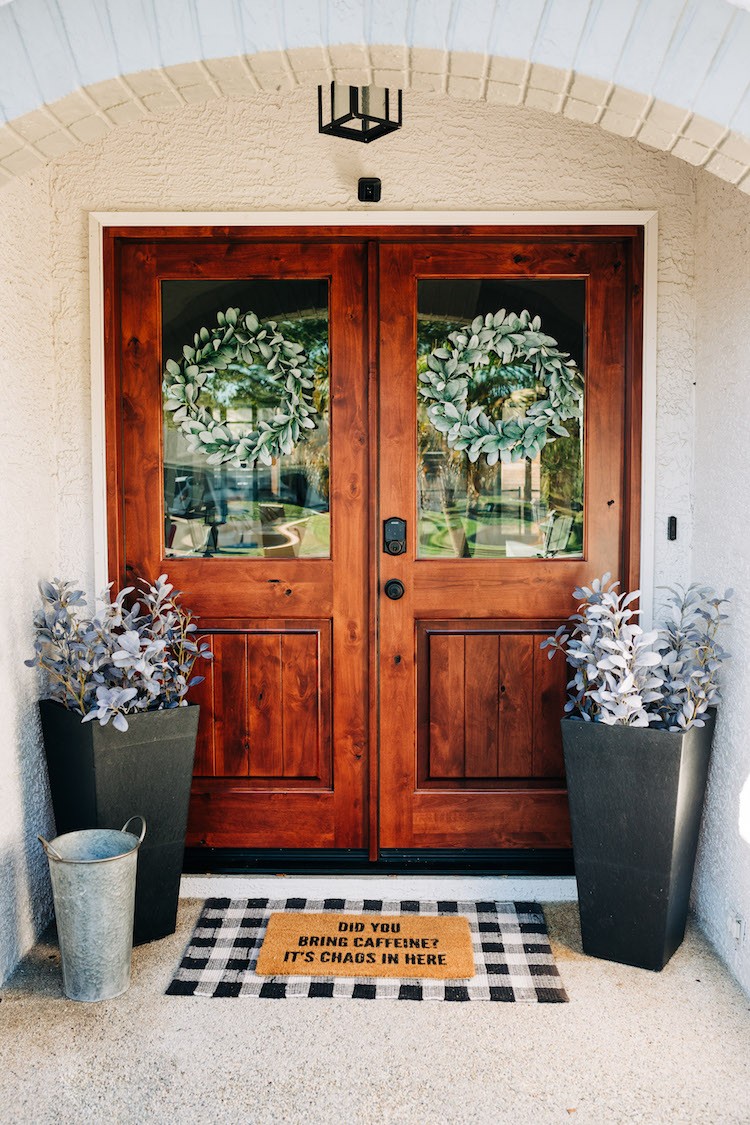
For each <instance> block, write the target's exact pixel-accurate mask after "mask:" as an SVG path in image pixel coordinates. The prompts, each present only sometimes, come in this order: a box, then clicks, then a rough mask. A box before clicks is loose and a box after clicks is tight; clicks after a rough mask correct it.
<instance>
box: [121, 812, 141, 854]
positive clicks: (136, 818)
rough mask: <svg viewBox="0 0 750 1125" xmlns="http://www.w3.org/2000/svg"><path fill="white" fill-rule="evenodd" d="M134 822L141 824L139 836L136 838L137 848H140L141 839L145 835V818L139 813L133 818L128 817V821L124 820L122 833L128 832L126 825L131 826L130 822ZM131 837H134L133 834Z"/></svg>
mask: <svg viewBox="0 0 750 1125" xmlns="http://www.w3.org/2000/svg"><path fill="white" fill-rule="evenodd" d="M134 820H140V822H141V834H140V836H139V837H138V847H140V846H141V844H142V843H143V837H144V836H145V835H146V818H145V816H141V815H140V813H136V814H135V816H131V817H129V818H128V820H126V821H125V823H124V824H123V826H122V831H123V832H127V831H128V825H129V824H132V822H133V821H134ZM133 835H135V833H133Z"/></svg>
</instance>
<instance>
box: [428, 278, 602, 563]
mask: <svg viewBox="0 0 750 1125" xmlns="http://www.w3.org/2000/svg"><path fill="white" fill-rule="evenodd" d="M585 295H586V294H585V282H584V281H583V280H559V281H558V280H526V279H513V280H509V279H506V280H479V279H440V280H422V281H420V282H419V286H418V311H417V402H418V406H417V441H418V474H417V478H418V489H419V496H418V508H419V532H418V539H419V545H418V555H419V557H420V558H435V557H442V558H555V557H566V558H571V557H573V558H575V557H581V555H582V553H583V464H584V462H583V402H584V391H583V375H584V370H583V362H584V346H585V323H584V320H585ZM478 318H481V320H480V319H478ZM550 338H551V340H550ZM540 349H541V350H540ZM558 353H568V354H567V355H562V356H560V358H559V361H558V362H554V363H553V362H552V359H554V358H555V357H556V356H558ZM550 357H552V359H551V358H550Z"/></svg>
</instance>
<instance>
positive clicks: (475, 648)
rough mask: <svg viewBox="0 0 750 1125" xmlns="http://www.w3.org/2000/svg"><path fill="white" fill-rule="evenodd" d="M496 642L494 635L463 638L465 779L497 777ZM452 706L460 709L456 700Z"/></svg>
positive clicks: (498, 646)
mask: <svg viewBox="0 0 750 1125" xmlns="http://www.w3.org/2000/svg"><path fill="white" fill-rule="evenodd" d="M499 640H500V638H499V637H498V636H497V634H496V633H489V634H488V633H476V634H474V635H472V634H471V633H467V634H466V638H465V654H466V656H465V672H464V700H463V708H462V709H463V711H464V713H465V739H466V767H465V776H466V777H497V773H498V735H499V733H500V727H499V721H498V720H499V714H498V687H499V675H500V673H499V656H500V645H499ZM454 705H455V706H456V707H457V708H459V709H461V705H460V703H459V700H455V703H454Z"/></svg>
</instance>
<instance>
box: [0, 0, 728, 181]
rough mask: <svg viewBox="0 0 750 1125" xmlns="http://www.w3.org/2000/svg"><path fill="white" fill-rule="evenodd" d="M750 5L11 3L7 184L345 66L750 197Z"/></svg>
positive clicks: (0, 153)
mask: <svg viewBox="0 0 750 1125" xmlns="http://www.w3.org/2000/svg"><path fill="white" fill-rule="evenodd" d="M749 5H750V0H0V182H3V183H7V182H10V181H11V180H12V179H13V178H14V177H16V176H18V175H23V174H25V173H28V172H33V170H34V169H36V168H38V167H39V166H40V165H42V164H44V163H46V162H48V161H49V160H51V159H54V158H55V157H56V156H58V155H61V154H62V153H64V152H66V151H68V150H70V149H71V148H73V147H75V146H77V145H79V144H84V143H86V142H89V141H93V140H97V139H99V138H100V137H101V136H103V135H104V134H106V133H107V132H108V131H109V130H111V129H114V128H117V126H118V125H120V124H124V123H127V122H131V121H134V120H137V119H139V118H141V117H145V116H148V115H149V114H150V113H157V112H158V113H161V112H163V111H164V110H166V109H171V108H174V109H176V108H178V107H179V106H180V105H186V104H191V103H195V102H198V101H205V100H208V99H211V98H217V97H222V96H228V97H237V96H245V95H252V94H258V93H261V92H263V91H267V92H270V91H278V90H282V89H286V88H293V87H295V86H301V85H309V86H311V87H312V86H314V85H317V84H318V83H320V82H327V81H330V80H331V79H332V78H335V79H336V80H338V81H341V82H345V83H352V84H360V83H367V82H374V83H376V84H380V85H390V86H400V87H401V88H403V89H406V90H408V89H413V90H418V91H420V92H429V93H435V94H448V95H452V96H455V97H458V98H465V99H475V100H486V101H488V102H495V103H500V104H506V105H528V106H530V107H533V108H535V109H543V110H547V111H549V112H551V113H562V114H563V115H565V116H566V117H569V118H572V119H574V120H578V121H583V122H588V123H590V124H592V125H598V126H600V127H601V128H603V129H606V130H609V131H611V132H614V133H618V134H620V135H622V136H626V137H633V138H635V139H637V140H638V141H639V142H641V143H643V144H645V145H649V146H652V147H655V148H659V149H663V150H665V151H669V152H672V153H673V154H674V155H675V156H676V157H679V158H680V159H683V160H686V161H688V162H689V163H691V164H694V165H696V166H704V167H706V168H707V169H708V170H709V171H711V172H713V173H715V174H716V175H718V176H720V177H722V178H723V179H725V180H727V181H729V182H730V183H733V184H736V185H737V186H738V187H739V188H740V190H741V191H745V192H748V193H750V11H748V10H747V8H748V6H749ZM342 143H343V142H342Z"/></svg>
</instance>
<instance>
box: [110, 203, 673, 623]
mask: <svg viewBox="0 0 750 1125" xmlns="http://www.w3.org/2000/svg"><path fill="white" fill-rule="evenodd" d="M112 226H117V227H133V228H137V227H148V226H154V227H170V226H181V227H202V226H218V227H279V226H284V227H303V226H304V227H313V226H328V227H351V226H369V227H373V228H376V227H384V226H494V227H509V226H536V227H539V226H544V227H549V228H552V229H553V228H555V227H565V226H640V227H643V232H644V273H643V281H644V293H643V405H642V418H643V422H642V433H641V442H642V445H641V581H640V586H641V591H642V595H643V596H642V599H641V605H642V607H643V619H642V623H643V624H644V625H646V626H648V624H649V623H650V620H651V615H652V613H653V598H654V549H655V537H656V528H655V524H654V519H655V506H656V503H655V500H656V281H657V267H658V213H657V212H656V211H334V212H330V211H263V212H258V211H200V212H196V211H192V212H181V211H93V212H91V213H90V214H89V284H90V309H91V422H92V425H91V433H92V439H91V444H92V462H93V463H92V480H93V508H94V513H93V514H94V580H95V581H94V588H95V590H96V591H99V590H102V589H103V588H104V587H105V586H106V584H107V581H108V573H109V571H108V565H107V465H106V445H105V407H104V284H103V281H104V279H103V269H102V266H103V262H102V247H103V235H104V230H105V229H106V228H107V227H112Z"/></svg>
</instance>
